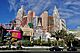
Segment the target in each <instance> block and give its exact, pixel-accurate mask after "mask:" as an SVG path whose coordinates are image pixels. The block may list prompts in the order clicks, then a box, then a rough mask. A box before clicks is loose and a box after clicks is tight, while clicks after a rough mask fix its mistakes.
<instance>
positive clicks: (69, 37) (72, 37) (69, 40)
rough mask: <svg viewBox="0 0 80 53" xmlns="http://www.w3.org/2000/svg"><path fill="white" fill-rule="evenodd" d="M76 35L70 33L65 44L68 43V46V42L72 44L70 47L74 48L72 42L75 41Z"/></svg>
mask: <svg viewBox="0 0 80 53" xmlns="http://www.w3.org/2000/svg"><path fill="white" fill-rule="evenodd" d="M74 37H75V35H74V34H72V33H70V34H68V35H67V36H66V37H65V38H64V40H65V42H66V44H68V42H70V44H71V45H70V46H71V47H72V46H73V45H72V42H73V41H74V40H75V38H74Z"/></svg>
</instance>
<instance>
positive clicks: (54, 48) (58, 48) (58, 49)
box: [49, 46, 64, 51]
mask: <svg viewBox="0 0 80 53" xmlns="http://www.w3.org/2000/svg"><path fill="white" fill-rule="evenodd" d="M63 48H64V47H60V46H53V47H51V48H50V49H49V50H50V51H63Z"/></svg>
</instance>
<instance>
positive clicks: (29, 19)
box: [27, 10, 35, 23]
mask: <svg viewBox="0 0 80 53" xmlns="http://www.w3.org/2000/svg"><path fill="white" fill-rule="evenodd" d="M33 17H35V12H33V11H31V10H29V11H28V15H27V19H28V20H27V21H28V23H32V20H33Z"/></svg>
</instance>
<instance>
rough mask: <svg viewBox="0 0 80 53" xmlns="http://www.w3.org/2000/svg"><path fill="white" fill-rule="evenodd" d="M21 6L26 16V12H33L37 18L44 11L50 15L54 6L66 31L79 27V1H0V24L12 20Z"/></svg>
mask: <svg viewBox="0 0 80 53" xmlns="http://www.w3.org/2000/svg"><path fill="white" fill-rule="evenodd" d="M21 5H24V7H25V11H26V14H27V11H28V10H33V11H35V12H36V15H38V16H39V15H40V14H41V13H42V12H43V11H45V10H47V11H48V12H49V15H52V13H53V9H54V6H55V5H56V6H57V8H58V10H59V13H60V16H61V18H64V19H65V20H66V24H67V28H68V29H77V27H79V26H80V23H79V22H80V0H0V23H9V22H10V21H11V20H13V19H14V18H15V17H16V12H17V10H18V9H19V8H20V6H21Z"/></svg>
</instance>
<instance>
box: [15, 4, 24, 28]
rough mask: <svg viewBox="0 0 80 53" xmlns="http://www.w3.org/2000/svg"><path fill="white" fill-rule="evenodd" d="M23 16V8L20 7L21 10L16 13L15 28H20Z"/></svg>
mask: <svg viewBox="0 0 80 53" xmlns="http://www.w3.org/2000/svg"><path fill="white" fill-rule="evenodd" d="M24 15H25V12H24V7H23V5H22V6H21V8H20V9H19V10H18V12H17V16H16V27H20V25H21V22H22V18H23V16H24Z"/></svg>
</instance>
